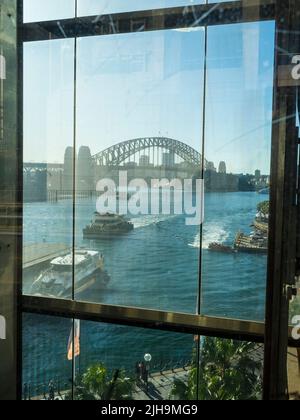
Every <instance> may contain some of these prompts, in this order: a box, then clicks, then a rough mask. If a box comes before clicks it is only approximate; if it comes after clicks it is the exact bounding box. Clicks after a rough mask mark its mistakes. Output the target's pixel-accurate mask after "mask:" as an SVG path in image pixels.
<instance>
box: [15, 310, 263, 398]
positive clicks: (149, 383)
mask: <svg viewBox="0 0 300 420" xmlns="http://www.w3.org/2000/svg"><path fill="white" fill-rule="evenodd" d="M23 321H24V336H23V354H24V357H23V378H24V384H23V398H25V399H28V398H32V399H33V398H36V399H64V400H67V399H72V397H73V396H74V397H75V399H77V400H106V401H107V400H168V399H171V400H191V401H192V400H197V399H199V400H257V399H261V392H262V361H263V350H264V349H263V346H262V345H257V344H254V343H245V342H237V341H233V340H224V339H217V338H206V337H201V338H199V337H194V336H192V335H189V334H182V333H171V332H162V331H155V330H148V329H142V328H135V327H125V326H118V325H111V324H102V323H94V322H86V321H79V320H76V321H74V326H75V329H74V330H73V322H72V321H70V320H63V319H59V318H50V317H44V316H43V317H42V316H37V315H24V320H23ZM199 347H200V353H199V351H198V349H199ZM72 360H73V361H72ZM197 381H198V384H197ZM72 384H73V387H72Z"/></svg>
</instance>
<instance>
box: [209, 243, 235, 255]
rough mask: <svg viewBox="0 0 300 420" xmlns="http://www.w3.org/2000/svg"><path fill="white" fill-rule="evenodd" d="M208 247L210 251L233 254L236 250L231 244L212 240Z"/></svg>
mask: <svg viewBox="0 0 300 420" xmlns="http://www.w3.org/2000/svg"><path fill="white" fill-rule="evenodd" d="M208 249H209V250H210V251H215V252H223V253H225V254H232V253H234V252H236V251H235V250H234V249H233V248H232V247H231V246H227V245H224V244H220V243H218V242H212V243H211V244H209V246H208Z"/></svg>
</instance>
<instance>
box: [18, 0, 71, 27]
mask: <svg viewBox="0 0 300 420" xmlns="http://www.w3.org/2000/svg"><path fill="white" fill-rule="evenodd" d="M23 7H24V22H38V21H47V20H54V19H66V18H71V17H74V16H75V0H23Z"/></svg>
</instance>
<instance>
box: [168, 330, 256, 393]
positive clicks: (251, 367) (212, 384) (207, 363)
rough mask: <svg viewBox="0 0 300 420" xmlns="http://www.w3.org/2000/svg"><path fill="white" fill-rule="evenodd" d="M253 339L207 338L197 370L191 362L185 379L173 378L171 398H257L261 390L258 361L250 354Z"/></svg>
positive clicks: (253, 346)
mask: <svg viewBox="0 0 300 420" xmlns="http://www.w3.org/2000/svg"><path fill="white" fill-rule="evenodd" d="M254 349H255V345H254V344H253V343H241V342H237V341H233V340H224V339H219V338H206V339H205V342H204V345H203V348H202V350H201V362H200V371H199V372H198V369H197V363H195V362H194V364H193V366H192V369H191V372H190V375H189V380H188V383H187V384H185V383H183V382H182V381H178V380H176V381H175V382H174V387H173V389H172V392H171V398H173V399H186V400H196V399H197V383H198V389H199V399H200V400H257V399H259V398H260V393H261V387H262V384H261V378H260V369H261V364H260V363H259V362H256V361H255V360H253V358H252V357H251V352H253V350H254Z"/></svg>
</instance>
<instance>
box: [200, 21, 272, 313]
mask: <svg viewBox="0 0 300 420" xmlns="http://www.w3.org/2000/svg"><path fill="white" fill-rule="evenodd" d="M273 63H274V23H273V22H265V23H249V24H240V25H226V26H225V25H224V26H218V27H210V28H208V52H207V98H206V122H205V126H206V130H205V131H206V133H205V156H206V159H207V160H208V161H212V162H214V164H209V168H208V170H207V171H206V173H205V190H206V194H205V219H204V224H203V240H202V257H203V258H202V294H201V297H202V313H204V314H207V315H211V316H213V315H214V316H221V317H234V318H240V319H253V320H263V319H264V314H265V287H266V272H267V242H268V213H269V202H268V201H269V186H270V155H271V129H272V99H273ZM195 242H196V241H195ZM198 246H200V242H199V241H198Z"/></svg>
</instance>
